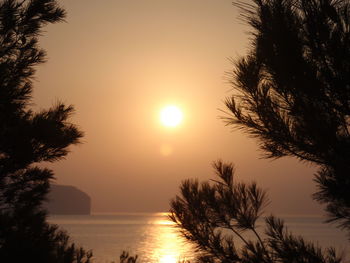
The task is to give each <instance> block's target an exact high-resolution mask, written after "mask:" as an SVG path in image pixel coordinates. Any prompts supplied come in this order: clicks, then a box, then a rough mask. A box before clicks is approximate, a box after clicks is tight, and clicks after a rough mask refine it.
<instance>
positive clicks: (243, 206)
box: [170, 161, 343, 263]
mask: <svg viewBox="0 0 350 263" xmlns="http://www.w3.org/2000/svg"><path fill="white" fill-rule="evenodd" d="M214 169H215V173H216V176H217V177H218V179H213V180H211V182H203V183H199V182H198V181H197V180H186V181H184V182H183V183H182V185H181V187H180V189H181V192H180V195H178V196H176V197H175V198H174V199H173V200H172V201H171V210H170V212H171V215H170V219H171V220H172V221H173V222H175V223H176V224H177V226H178V227H179V229H180V231H181V233H182V235H183V236H184V237H185V238H186V239H187V240H189V241H190V242H192V243H193V244H195V246H196V249H197V258H196V259H195V261H194V262H200V263H235V262H237V263H254V262H256V263H261V262H265V263H277V262H285V263H319V262H323V263H340V262H343V259H342V257H341V256H339V255H337V253H336V251H335V249H334V248H331V247H330V248H327V249H322V248H320V247H319V246H318V245H315V244H313V243H312V242H308V241H306V240H304V239H303V238H302V237H300V236H295V235H293V234H292V233H291V232H289V231H288V229H287V228H286V227H285V226H284V223H283V220H281V219H278V218H276V217H274V216H272V215H271V216H268V217H266V218H265V219H264V220H263V222H258V219H259V217H261V215H262V213H263V209H264V208H265V207H266V205H267V204H268V199H267V195H266V192H265V191H263V190H262V189H260V188H259V187H258V186H257V185H256V183H250V184H247V183H242V182H237V181H236V180H235V178H234V177H235V176H234V167H233V165H232V164H225V163H222V162H221V161H218V162H215V163H214ZM262 223H264V225H265V230H264V232H262V231H261V230H260V229H259V225H260V226H261V224H262ZM249 234H250V235H249ZM251 236H252V237H251ZM249 237H250V238H249Z"/></svg>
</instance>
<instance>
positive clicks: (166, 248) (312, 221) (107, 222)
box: [49, 213, 350, 263]
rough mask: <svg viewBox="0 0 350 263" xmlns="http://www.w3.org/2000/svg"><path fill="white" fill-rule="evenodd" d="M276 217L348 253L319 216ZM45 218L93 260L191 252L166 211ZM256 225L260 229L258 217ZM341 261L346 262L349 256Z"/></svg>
mask: <svg viewBox="0 0 350 263" xmlns="http://www.w3.org/2000/svg"><path fill="white" fill-rule="evenodd" d="M280 217H281V218H283V219H284V220H285V223H286V226H287V227H288V229H289V230H290V231H292V232H293V233H294V234H298V235H302V236H303V237H304V238H305V239H307V240H310V241H314V242H317V243H318V244H319V245H321V246H322V247H328V246H333V247H335V248H336V249H338V251H339V252H342V251H344V252H345V253H346V254H347V255H349V252H350V247H349V242H348V241H347V239H346V236H345V233H344V232H341V231H340V230H338V229H336V228H335V227H332V226H330V225H327V224H324V223H322V222H323V220H324V218H322V217H321V216H287V215H286V216H280ZM49 221H50V222H51V223H54V224H58V225H59V226H61V227H62V228H63V229H65V230H67V231H68V233H69V235H70V236H71V238H72V239H73V241H75V242H76V243H77V244H79V245H82V246H84V247H85V248H87V249H93V252H94V259H95V261H94V262H96V263H111V262H112V261H115V262H119V255H120V253H121V252H122V251H123V250H127V251H129V252H130V253H131V254H138V255H139V261H138V262H142V263H143V262H145V263H146V262H156V263H157V262H159V263H176V262H177V261H178V260H180V259H192V258H193V256H194V254H193V251H194V250H193V247H192V246H191V245H190V244H189V243H188V242H187V241H185V240H184V239H183V238H182V237H181V236H180V234H179V232H178V230H177V229H176V228H175V227H174V224H172V222H171V221H169V220H168V218H167V214H166V213H115V214H111V213H110V214H92V215H88V216H77V215H54V216H51V217H50V218H49ZM259 225H261V227H260V230H262V229H263V227H262V222H261V221H260V223H259ZM237 244H239V242H237ZM345 262H350V261H349V256H347V257H346V261H345Z"/></svg>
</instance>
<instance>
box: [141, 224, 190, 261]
mask: <svg viewBox="0 0 350 263" xmlns="http://www.w3.org/2000/svg"><path fill="white" fill-rule="evenodd" d="M154 225H156V227H153V228H152V229H149V231H151V233H149V237H150V238H149V239H148V240H147V241H146V242H145V243H144V247H143V250H145V249H147V246H148V248H152V251H149V252H150V258H148V259H147V261H145V262H159V263H177V262H179V261H181V260H185V259H190V257H189V255H191V254H192V252H193V251H191V247H190V246H189V244H188V243H187V242H186V241H185V240H184V238H183V237H181V236H180V234H179V232H178V230H177V229H176V227H175V224H174V223H173V222H172V221H170V220H168V219H166V218H164V219H163V220H157V221H155V222H154Z"/></svg>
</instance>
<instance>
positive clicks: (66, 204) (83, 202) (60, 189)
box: [44, 185, 91, 215]
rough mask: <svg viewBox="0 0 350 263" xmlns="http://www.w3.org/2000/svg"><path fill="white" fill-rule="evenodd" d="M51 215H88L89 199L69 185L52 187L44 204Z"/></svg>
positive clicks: (86, 195)
mask: <svg viewBox="0 0 350 263" xmlns="http://www.w3.org/2000/svg"><path fill="white" fill-rule="evenodd" d="M44 206H45V208H46V209H47V210H48V212H49V214H52V215H90V213H91V198H90V196H89V195H88V194H86V193H85V192H83V191H81V190H79V189H78V188H76V187H75V186H71V185H52V186H51V190H50V192H49V194H48V199H47V202H45V204H44Z"/></svg>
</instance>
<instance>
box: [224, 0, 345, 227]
mask: <svg viewBox="0 0 350 263" xmlns="http://www.w3.org/2000/svg"><path fill="white" fill-rule="evenodd" d="M252 2H253V3H252V4H247V3H246V2H243V1H239V2H236V5H237V6H239V7H240V8H241V10H242V14H243V19H244V20H245V21H246V22H247V23H248V24H249V25H250V26H251V28H252V40H251V45H250V50H249V52H248V55H246V56H245V57H243V58H241V59H239V60H238V61H236V62H235V69H234V71H233V74H232V75H233V76H232V84H233V88H234V90H235V93H236V94H235V95H233V96H232V97H231V98H228V99H227V100H226V106H227V108H228V110H229V112H230V114H231V115H230V116H228V117H227V118H225V119H226V121H227V124H228V125H233V126H234V127H236V128H239V129H242V130H243V131H245V132H247V133H249V134H250V135H252V136H253V137H256V138H258V139H259V142H260V146H261V148H262V150H263V152H264V153H265V154H266V157H267V158H273V159H276V158H280V157H283V156H292V157H296V158H298V159H299V160H301V161H306V162H309V163H311V164H314V165H316V166H317V167H319V170H318V173H317V174H316V175H315V179H314V180H315V182H316V183H317V186H318V191H317V192H316V193H315V194H314V199H316V200H318V201H319V202H321V203H323V204H325V207H326V211H327V212H328V221H329V222H333V221H336V222H337V223H338V226H339V227H342V228H346V229H347V230H348V231H350V191H349V189H350V174H349V171H350V129H349V125H350V122H349V121H350V2H349V1H348V0H254V1H252Z"/></svg>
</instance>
